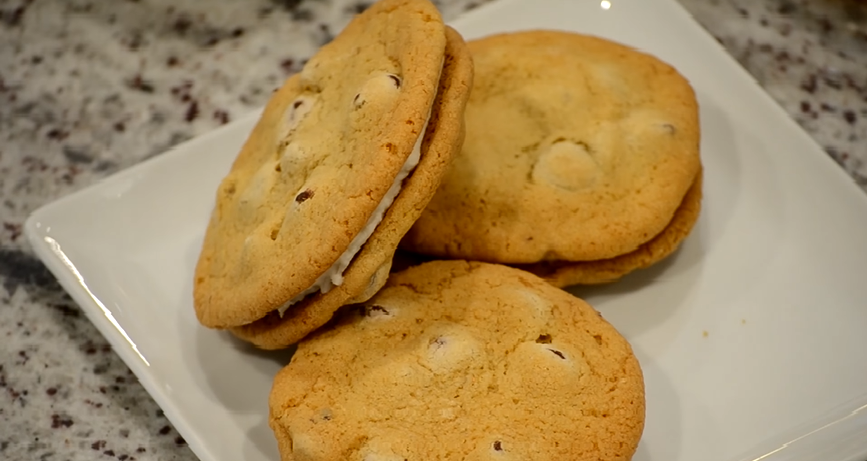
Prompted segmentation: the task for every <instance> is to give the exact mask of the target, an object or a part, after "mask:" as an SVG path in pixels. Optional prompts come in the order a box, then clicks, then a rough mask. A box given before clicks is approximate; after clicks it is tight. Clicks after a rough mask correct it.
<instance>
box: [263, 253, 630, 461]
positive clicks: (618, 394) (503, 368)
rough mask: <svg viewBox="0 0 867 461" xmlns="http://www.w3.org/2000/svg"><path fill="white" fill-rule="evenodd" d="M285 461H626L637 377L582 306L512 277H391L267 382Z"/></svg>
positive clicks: (443, 267)
mask: <svg viewBox="0 0 867 461" xmlns="http://www.w3.org/2000/svg"><path fill="white" fill-rule="evenodd" d="M269 407H270V425H271V428H272V429H273V430H274V433H275V436H276V438H277V441H278V445H279V447H280V452H281V456H282V459H283V460H284V461H288V460H311V461H313V460H333V459H345V460H351V461H373V460H422V459H425V460H433V459H435V460H450V459H463V460H503V459H510V460H511V459H514V460H526V459H534V460H539V461H544V460H562V459H571V460H593V461H596V460H598V459H605V460H628V459H630V458H631V456H632V455H633V453H634V451H635V449H636V446H637V443H638V440H639V438H640V437H641V434H642V431H643V427H644V411H645V400H644V384H643V378H642V374H641V369H640V367H639V364H638V362H637V360H636V359H635V357H634V355H633V353H632V350H631V348H630V346H629V344H628V343H627V342H626V340H625V339H624V338H623V337H622V336H621V335H620V334H619V333H618V332H617V331H616V330H615V329H614V328H613V327H612V326H611V325H610V324H608V323H607V322H606V321H605V320H604V319H602V318H601V316H600V315H599V314H598V312H597V311H595V310H594V309H593V308H592V307H591V306H589V305H588V304H586V303H585V302H583V301H582V300H580V299H578V298H575V297H573V296H571V295H569V294H568V293H566V292H564V291H562V290H559V289H557V288H554V287H552V286H550V285H548V284H547V283H545V282H544V281H543V280H541V279H539V278H538V277H536V276H534V275H532V274H530V273H527V272H523V271H519V270H517V269H514V268H509V267H506V266H500V265H490V264H484V263H476V262H471V263H468V262H464V261H434V262H429V263H425V264H422V265H420V266H416V267H413V268H411V269H408V270H406V271H404V272H401V273H397V274H393V275H392V276H391V278H390V279H389V281H388V282H387V284H386V286H385V287H384V288H383V290H382V291H380V292H379V293H378V294H377V295H376V296H374V297H373V298H371V299H370V300H369V301H368V302H367V303H364V304H363V305H359V306H354V307H352V308H347V309H346V310H343V311H341V312H340V313H339V314H338V316H336V318H335V323H334V324H332V325H331V326H330V327H328V328H325V329H322V330H319V331H317V332H316V333H314V334H313V335H311V336H309V337H308V338H306V339H305V340H303V341H302V342H301V343H299V345H298V350H297V351H296V353H295V355H294V356H293V358H292V360H291V363H290V364H289V365H288V366H286V367H285V368H283V369H282V370H281V371H280V372H279V373H278V375H277V376H276V377H275V381H274V385H273V388H272V391H271V395H270V400H269Z"/></svg>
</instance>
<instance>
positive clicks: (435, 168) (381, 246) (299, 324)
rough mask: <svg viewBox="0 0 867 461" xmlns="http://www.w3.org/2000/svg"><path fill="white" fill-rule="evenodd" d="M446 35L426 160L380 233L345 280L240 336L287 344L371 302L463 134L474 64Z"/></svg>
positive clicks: (272, 345) (266, 345)
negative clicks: (336, 314)
mask: <svg viewBox="0 0 867 461" xmlns="http://www.w3.org/2000/svg"><path fill="white" fill-rule="evenodd" d="M446 38H447V42H446V52H445V60H444V63H443V71H442V76H441V78H440V86H439V90H438V91H437V97H436V100H435V101H434V107H433V111H431V116H430V121H429V123H428V129H427V130H426V132H425V135H424V140H423V143H422V145H421V159H420V160H419V163H418V166H417V167H416V169H415V171H413V173H412V175H410V176H409V177H407V178H406V180H405V181H404V182H403V188H401V190H400V194H398V195H397V197H396V198H395V199H394V202H393V203H392V205H391V206H390V207H389V208H388V211H387V212H386V213H385V216H384V217H383V219H382V222H380V223H379V226H377V228H376V232H374V233H373V235H371V236H370V239H369V240H368V241H367V243H365V245H364V247H363V248H362V249H361V251H359V252H358V254H357V255H356V256H355V259H353V260H352V263H351V264H350V265H349V267H348V268H347V269H346V272H345V274H344V275H345V277H344V280H343V284H341V285H340V286H339V287H335V288H333V289H332V290H330V291H329V292H327V293H315V294H313V295H310V296H308V297H307V298H305V299H303V300H302V301H300V302H298V303H297V304H293V305H292V306H291V307H289V309H288V310H287V311H286V312H285V313H284V314H283V315H282V316H280V315H278V313H277V312H271V313H269V314H268V315H266V316H265V317H263V318H262V319H260V320H257V321H255V322H253V323H250V324H247V325H241V326H238V327H232V328H230V329H229V331H231V332H232V333H233V334H234V335H235V336H237V337H239V338H241V339H243V340H245V341H248V342H250V343H253V344H254V345H256V346H257V347H259V348H262V349H281V348H284V347H287V346H289V345H291V344H295V343H296V342H298V341H299V340H300V339H301V338H303V337H304V336H306V335H307V334H308V333H310V332H311V331H313V330H315V329H317V328H319V327H321V326H322V325H324V324H325V323H326V322H328V321H329V320H330V319H331V316H332V315H333V314H334V312H335V311H336V310H337V309H338V308H340V307H341V306H343V305H345V304H349V303H360V302H364V301H367V300H368V299H370V297H371V296H373V295H374V294H375V293H376V292H377V291H379V289H380V288H382V286H383V285H384V284H385V282H386V279H387V278H388V273H389V269H390V268H391V265H392V258H393V257H394V253H395V250H396V248H397V245H398V243H399V242H400V239H401V238H402V237H403V236H404V235H405V234H406V232H407V231H408V230H409V229H410V227H411V226H412V224H413V223H414V222H415V220H416V219H418V217H419V215H421V213H422V210H423V209H424V207H425V205H427V203H428V202H429V201H430V199H431V197H433V195H434V193H435V192H436V190H437V188H438V187H439V185H440V181H441V180H442V177H443V175H444V174H445V172H446V170H447V168H448V166H449V164H450V162H451V159H452V158H453V156H454V155H456V154H457V152H458V151H459V150H460V146H461V143H462V142H463V138H464V129H463V128H464V123H463V121H464V107H466V103H467V99H468V98H469V93H470V88H471V87H472V84H473V63H472V58H471V57H470V52H469V50H468V49H467V46H466V43H464V40H463V38H462V37H461V36H460V35H459V34H458V33H457V32H456V31H455V30H454V29H452V28H451V27H448V26H447V27H446Z"/></svg>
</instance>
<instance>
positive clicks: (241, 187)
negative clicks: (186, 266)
mask: <svg viewBox="0 0 867 461" xmlns="http://www.w3.org/2000/svg"><path fill="white" fill-rule="evenodd" d="M445 46H446V38H445V26H444V24H443V22H442V19H441V18H440V16H439V13H438V12H437V10H436V7H434V5H433V4H431V3H430V2H429V1H427V0H381V1H379V2H377V3H376V4H374V5H373V6H371V7H370V8H368V9H367V10H366V11H365V12H364V13H362V14H360V15H358V16H356V17H355V18H354V19H353V20H352V21H351V22H350V23H349V24H348V25H347V26H346V28H345V29H344V30H343V31H342V32H341V33H340V34H339V35H338V36H337V37H335V38H334V40H333V41H331V42H330V43H328V44H326V45H324V46H323V47H322V48H321V49H320V50H319V51H318V52H317V53H316V55H314V56H313V57H312V58H311V59H310V60H309V61H308V62H307V64H306V65H305V66H304V69H303V70H302V71H301V72H300V73H299V74H296V75H294V76H292V77H291V78H289V79H288V80H287V81H286V82H285V83H284V85H283V86H282V87H281V88H279V89H278V90H277V91H276V93H275V94H274V95H273V96H272V98H271V99H270V100H269V102H268V104H267V106H266V107H265V110H264V112H263V113H262V115H261V117H260V119H259V121H258V122H257V124H256V126H255V127H254V129H253V131H252V133H251V134H250V136H249V138H248V139H247V141H246V143H245V144H244V146H243V147H242V149H241V152H240V153H239V155H238V157H237V158H236V159H235V161H234V163H233V165H232V167H231V170H230V171H229V172H228V174H227V176H226V177H225V178H224V179H223V181H222V183H221V184H220V186H219V188H218V191H217V195H216V204H215V207H214V210H213V212H212V215H211V220H210V222H209V225H208V228H207V231H206V235H205V238H204V242H203V245H202V250H201V254H200V257H199V261H198V264H197V267H196V274H195V283H194V305H195V309H196V314H197V317H198V319H199V321H200V322H201V323H202V324H204V325H205V326H208V327H212V328H229V327H235V326H239V325H245V324H248V323H250V322H253V321H256V320H258V319H261V318H262V317H264V316H265V315H267V314H268V313H269V312H271V311H274V310H275V309H278V308H280V307H282V306H284V305H285V304H286V303H287V302H288V301H290V300H292V299H293V298H295V297H296V296H299V295H300V294H302V293H303V292H305V290H308V289H309V288H310V287H312V286H314V285H315V284H317V283H319V277H320V276H321V275H322V274H324V273H326V272H327V271H328V270H329V268H331V267H332V266H333V265H334V264H335V262H337V261H338V260H339V259H340V258H341V256H342V255H344V253H345V252H346V251H347V249H348V248H349V247H350V244H351V243H352V241H353V238H354V237H355V236H356V235H358V234H359V233H360V232H361V231H362V229H364V228H365V226H366V225H367V223H368V221H369V219H370V218H371V216H372V215H373V214H374V210H376V209H377V207H378V206H379V205H380V203H381V202H382V200H383V198H384V197H385V196H386V194H387V192H388V191H389V190H390V188H391V187H392V185H393V183H394V181H395V178H396V177H397V176H398V173H399V172H401V170H402V169H403V168H404V166H405V163H406V162H407V159H408V158H409V157H410V154H411V153H412V152H413V149H414V146H415V145H416V141H417V140H418V139H419V137H420V136H422V135H423V132H424V128H425V125H426V123H427V120H428V118H429V116H430V112H431V108H432V105H433V102H434V98H435V96H436V91H437V87H438V85H439V80H440V73H441V71H442V65H443V59H444V52H445Z"/></svg>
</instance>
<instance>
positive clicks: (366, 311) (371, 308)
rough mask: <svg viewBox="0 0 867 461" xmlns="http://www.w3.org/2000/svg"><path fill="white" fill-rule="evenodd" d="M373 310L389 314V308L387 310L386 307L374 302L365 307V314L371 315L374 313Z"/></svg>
mask: <svg viewBox="0 0 867 461" xmlns="http://www.w3.org/2000/svg"><path fill="white" fill-rule="evenodd" d="M373 312H382V313H383V314H385V315H388V314H389V312H388V310H386V309H385V308H384V307H382V306H377V305H375V304H374V305H373V306H367V308H365V310H364V315H366V316H368V317H369V316H370V314H371V313H373Z"/></svg>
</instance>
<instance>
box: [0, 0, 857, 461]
mask: <svg viewBox="0 0 867 461" xmlns="http://www.w3.org/2000/svg"><path fill="white" fill-rule="evenodd" d="M681 1H682V3H683V5H684V6H685V7H686V8H687V9H688V10H689V11H690V12H691V13H693V15H694V16H695V17H696V19H697V20H698V21H699V22H700V23H701V24H702V25H704V26H705V27H706V28H707V29H708V30H709V31H710V32H711V33H712V34H713V35H714V36H716V37H717V38H718V39H719V40H720V41H721V42H722V43H723V44H724V45H725V47H726V48H727V50H728V51H729V52H730V53H731V55H732V56H734V57H735V58H736V59H737V60H738V61H739V62H740V63H741V64H742V65H743V66H744V67H746V69H747V70H748V71H749V72H750V73H751V74H752V75H753V76H755V78H756V80H757V81H758V82H759V83H760V84H761V85H762V86H764V88H766V89H767V91H768V92H769V93H770V94H771V95H772V97H773V98H774V99H776V100H777V101H778V102H779V104H781V105H782V106H783V107H784V108H785V109H786V111H788V113H789V114H790V115H791V116H792V117H793V118H794V119H795V120H796V121H797V122H798V123H799V124H800V125H801V126H802V127H804V128H805V129H806V130H807V132H808V133H810V134H811V135H812V136H813V138H814V139H816V140H817V142H818V143H819V144H820V145H822V146H823V147H824V149H825V151H826V152H827V153H828V154H829V155H830V156H831V157H833V158H834V159H835V160H836V161H837V162H838V163H839V164H840V165H841V168H844V169H845V170H846V171H847V172H848V173H849V175H850V177H851V178H852V180H853V181H856V182H857V183H858V184H860V185H861V187H862V188H864V189H865V191H867V19H865V17H867V6H865V4H864V2H857V1H854V0H852V1H844V0H802V1H793V0H681ZM478 3H480V2H479V1H473V0H443V1H440V2H439V5H440V7H441V9H442V11H443V14H444V16H445V17H446V19H452V18H455V17H456V16H457V15H458V14H459V13H460V12H461V11H463V10H465V9H467V8H471V7H472V6H474V5H475V4H478ZM363 7H364V4H363V3H359V2H355V1H348V0H331V1H328V0H311V1H301V0H210V1H207V2H204V1H194V0H113V1H101V2H100V1H83V0H68V1H56V0H32V1H31V0H0V459H4V460H6V459H8V460H32V459H51V460H90V459H118V460H134V459H138V460H157V459H159V460H192V459H195V456H194V455H193V454H192V452H191V451H190V450H189V449H188V448H187V447H186V443H185V442H184V440H183V439H182V438H181V437H180V436H179V435H178V433H177V432H176V431H175V430H174V429H173V428H172V426H171V424H170V423H169V422H168V421H167V420H166V418H165V417H164V416H163V415H162V412H161V411H160V409H159V407H158V406H157V405H156V404H155V403H154V402H153V400H152V399H151V398H150V397H149V396H148V395H147V393H145V391H144V390H143V388H142V387H141V385H140V384H139V383H138V382H137V380H136V378H135V376H133V375H132V374H131V373H130V371H129V370H128V369H127V367H126V366H125V365H124V364H123V362H122V361H121V360H120V359H119V358H118V357H117V356H116V355H115V354H114V352H113V351H112V350H111V348H110V347H109V346H108V345H107V343H106V341H105V340H104V339H103V338H102V337H101V336H100V334H99V333H98V332H97V331H96V329H95V328H94V327H93V326H92V325H91V324H90V323H89V322H88V321H87V319H86V318H85V317H84V315H83V314H81V312H80V311H79V309H78V307H77V306H76V305H75V304H74V303H73V302H72V301H71V300H70V299H69V298H68V297H67V296H66V295H65V294H64V293H63V291H62V290H61V289H60V287H59V286H58V285H57V283H56V282H55V281H54V279H53V277H52V276H51V275H50V274H49V273H48V272H47V270H46V269H44V268H43V266H42V265H41V263H40V262H39V261H38V260H37V259H35V257H34V256H33V254H32V252H31V250H30V248H29V247H28V245H27V243H26V242H25V241H24V238H23V237H22V236H21V226H22V224H23V222H24V220H25V218H26V217H27V215H28V214H29V213H30V212H31V211H32V210H34V209H36V208H37V207H39V206H41V205H43V204H45V203H48V202H50V201H52V200H55V199H57V198H58V197H61V196H63V195H65V194H68V193H70V192H72V191H74V190H77V189H80V188H82V187H86V186H88V185H90V184H92V183H94V182H95V181H97V180H99V179H100V178H103V177H105V176H107V175H110V174H111V173H113V172H116V171H118V170H120V169H123V168H125V167H128V166H130V165H132V164H135V163H137V162H140V161H142V160H144V159H146V158H148V157H151V156H154V155H158V154H160V153H161V152H163V151H165V150H166V149H168V148H170V147H171V146H172V145H175V144H177V143H179V142H182V141H184V140H187V139H190V138H192V137H194V136H197V135H200V134H202V133H204V132H206V131H208V130H212V129H214V128H216V127H218V126H220V125H221V124H224V123H227V122H229V121H231V120H233V119H236V118H238V117H240V116H242V115H243V114H245V113H247V112H249V111H252V110H254V109H256V108H258V107H259V106H261V105H262V104H263V103H264V102H265V100H266V98H267V96H268V94H269V93H270V91H271V90H272V89H273V88H274V87H276V86H277V85H279V83H280V82H281V81H282V80H283V79H284V78H285V77H286V76H287V75H290V74H291V73H293V72H295V71H297V70H298V69H300V67H301V66H302V65H303V63H304V60H305V58H306V57H308V56H310V55H311V54H312V53H313V51H314V50H315V49H316V47H317V46H319V45H321V44H322V43H324V42H326V41H327V40H329V39H330V37H331V36H332V34H334V33H335V32H336V31H338V30H340V29H341V28H342V27H343V25H344V24H346V22H347V21H348V19H349V18H350V16H351V14H353V13H354V12H355V11H358V10H359V9H360V8H363Z"/></svg>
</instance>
